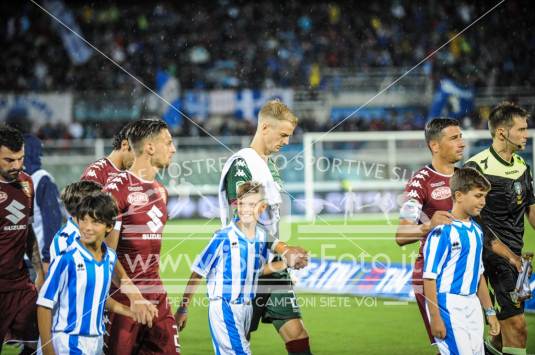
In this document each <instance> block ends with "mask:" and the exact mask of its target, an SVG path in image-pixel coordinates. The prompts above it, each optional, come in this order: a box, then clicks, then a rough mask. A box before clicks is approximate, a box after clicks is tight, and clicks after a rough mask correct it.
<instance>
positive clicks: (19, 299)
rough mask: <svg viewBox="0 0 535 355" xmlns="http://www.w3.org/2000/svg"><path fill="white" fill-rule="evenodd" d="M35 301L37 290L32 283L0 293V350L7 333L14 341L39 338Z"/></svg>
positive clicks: (29, 340) (28, 340)
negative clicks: (25, 286) (20, 288)
mask: <svg viewBox="0 0 535 355" xmlns="http://www.w3.org/2000/svg"><path fill="white" fill-rule="evenodd" d="M36 302H37V290H36V289H35V286H33V285H29V286H28V287H27V288H24V289H22V290H13V291H9V292H2V293H0V352H1V349H2V343H3V342H4V339H5V337H6V335H8V334H9V338H10V340H14V341H24V342H31V341H37V340H38V339H39V331H38V330H37V306H36Z"/></svg>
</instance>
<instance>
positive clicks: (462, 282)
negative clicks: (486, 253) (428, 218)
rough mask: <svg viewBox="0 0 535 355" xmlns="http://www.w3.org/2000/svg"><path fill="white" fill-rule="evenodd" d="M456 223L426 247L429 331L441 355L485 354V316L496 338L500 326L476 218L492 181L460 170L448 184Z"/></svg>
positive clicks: (441, 229)
mask: <svg viewBox="0 0 535 355" xmlns="http://www.w3.org/2000/svg"><path fill="white" fill-rule="evenodd" d="M450 189H451V194H452V198H453V208H452V210H451V213H452V215H453V216H454V217H455V219H454V220H453V221H452V222H451V224H448V225H440V226H437V227H436V228H435V229H433V231H431V233H430V234H429V237H428V239H427V241H426V245H425V248H424V273H423V278H424V295H425V297H426V306H427V312H428V314H429V319H430V322H431V332H432V334H433V336H434V337H435V341H436V344H437V345H438V350H439V351H440V353H441V354H480V355H484V354H485V350H484V346H483V331H484V322H483V312H482V310H481V307H483V309H484V313H485V315H486V317H487V321H488V324H489V326H490V328H489V333H490V334H491V335H497V334H499V332H500V324H499V322H498V320H497V318H496V312H495V310H494V308H492V302H491V299H490V296H489V291H488V289H487V283H486V281H485V278H484V276H483V270H484V269H483V262H482V250H483V232H482V230H481V227H480V226H479V225H478V224H477V223H476V222H475V221H474V219H473V218H474V217H477V216H479V213H480V212H481V210H482V209H483V207H484V206H485V197H486V195H487V193H488V192H489V190H490V183H489V181H488V180H487V179H486V178H485V177H483V175H481V174H480V173H479V172H478V171H477V170H475V169H472V168H462V169H458V170H456V171H455V173H454V174H453V176H452V178H451V180H450Z"/></svg>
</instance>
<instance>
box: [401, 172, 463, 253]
mask: <svg viewBox="0 0 535 355" xmlns="http://www.w3.org/2000/svg"><path fill="white" fill-rule="evenodd" d="M451 176H452V175H444V174H441V173H439V172H437V171H435V170H434V169H433V167H432V166H431V165H427V166H425V167H423V168H422V169H420V170H418V171H417V172H416V174H414V175H413V176H412V177H411V179H410V180H409V182H408V183H407V186H406V187H405V193H404V199H405V202H404V204H403V206H402V207H401V212H400V217H401V218H403V219H407V220H410V221H413V222H417V223H418V224H422V223H427V222H429V221H430V220H431V218H432V217H433V215H434V214H435V212H436V211H450V210H451V209H452V207H453V201H452V199H451V190H450V178H451ZM426 239H427V236H426V237H425V239H423V240H422V241H421V242H420V251H419V253H420V255H423V246H424V244H425V240H426Z"/></svg>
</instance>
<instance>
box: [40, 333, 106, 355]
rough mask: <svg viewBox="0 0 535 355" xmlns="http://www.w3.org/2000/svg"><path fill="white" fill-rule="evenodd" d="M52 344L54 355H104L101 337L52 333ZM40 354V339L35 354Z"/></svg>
mask: <svg viewBox="0 0 535 355" xmlns="http://www.w3.org/2000/svg"><path fill="white" fill-rule="evenodd" d="M52 344H53V346H54V351H55V352H56V354H80V355H82V354H83V355H86V354H87V355H93V354H95V355H96V354H98V355H100V354H103V353H104V352H103V346H104V338H103V337H102V336H95V337H86V336H82V335H70V334H67V333H52ZM42 353H43V351H42V349H41V339H39V344H38V348H37V354H42Z"/></svg>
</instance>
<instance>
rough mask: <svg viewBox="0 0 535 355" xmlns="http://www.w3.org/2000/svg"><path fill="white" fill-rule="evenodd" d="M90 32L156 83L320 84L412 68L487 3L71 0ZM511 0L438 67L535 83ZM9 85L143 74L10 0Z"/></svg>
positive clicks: (435, 67)
mask: <svg viewBox="0 0 535 355" xmlns="http://www.w3.org/2000/svg"><path fill="white" fill-rule="evenodd" d="M65 3H66V4H67V6H68V7H69V8H70V9H71V10H72V11H73V12H74V14H75V17H76V20H77V22H78V24H79V25H80V27H81V30H82V33H83V35H84V36H85V37H86V38H87V39H88V40H89V41H90V42H91V43H92V44H94V45H95V46H96V47H97V48H99V49H100V50H102V51H103V52H104V53H106V54H107V55H109V56H110V57H111V58H113V60H115V61H116V62H118V63H119V64H121V65H123V66H124V67H125V69H127V70H128V71H130V72H131V73H133V74H134V75H136V76H138V77H139V78H141V80H143V81H144V82H145V83H148V84H149V85H150V86H151V87H154V79H155V75H156V71H157V69H158V68H164V69H166V68H170V67H176V68H177V75H178V79H179V81H180V83H181V85H182V87H183V88H186V89H188V88H221V87H227V88H242V87H249V88H262V87H266V86H280V87H306V86H312V87H317V86H319V85H320V84H319V80H321V79H322V77H323V76H322V75H321V74H322V73H323V69H325V68H356V69H358V70H366V69H367V68H370V67H388V66H397V67H412V66H413V65H415V64H416V63H418V62H419V61H420V60H422V59H423V58H424V57H425V56H426V55H428V54H429V53H431V52H432V51H433V50H435V49H437V48H438V47H440V46H441V45H442V44H443V43H445V42H446V41H447V40H448V39H449V38H451V37H452V36H453V35H454V34H455V33H458V32H459V31H461V30H463V29H464V28H465V27H467V26H468V25H470V24H471V23H472V22H473V21H474V20H475V19H476V18H477V17H478V16H480V15H482V14H483V13H485V12H486V11H487V10H488V9H489V8H490V7H491V4H490V3H488V2H486V1H478V2H477V3H476V4H474V3H473V2H468V1H454V2H453V3H452V2H441V1H435V2H432V3H426V2H423V3H422V2H402V1H392V2H384V1H382V2H372V3H370V2H365V3H356V2H347V1H331V2H329V4H327V3H315V2H305V1H302V0H293V1H289V2H275V3H274V2H272V1H259V2H242V1H232V0H219V1H214V2H199V3H193V4H188V5H185V4H183V3H180V2H170V1H159V2H156V3H153V2H136V3H133V4H130V3H127V2H120V1H111V2H90V3H86V2H82V1H69V2H65ZM528 4H529V3H528V2H506V3H504V4H503V5H501V6H499V7H498V8H497V9H496V10H494V11H493V12H492V13H490V14H489V15H488V16H486V17H485V18H484V19H483V20H481V22H479V23H477V24H476V25H475V26H474V27H472V28H470V29H469V30H467V31H466V32H465V33H464V34H463V35H462V36H460V37H458V38H456V39H455V40H454V41H452V42H451V43H450V44H449V45H448V46H447V47H446V48H444V49H443V50H441V51H440V52H438V53H437V54H436V55H434V57H433V58H432V60H431V64H432V74H433V75H435V76H440V77H442V76H444V75H446V76H451V77H452V78H453V79H455V80H456V81H458V82H461V83H465V84H475V85H476V86H494V85H500V86H501V85H518V86H533V85H534V83H535V71H533V70H531V63H533V62H534V60H535V58H534V56H535V32H533V31H531V30H530V26H532V24H533V22H534V21H533V20H534V19H535V12H533V11H531V10H530V8H529V6H528ZM0 8H1V9H2V14H3V16H2V18H3V22H2V25H3V28H4V31H2V35H1V41H2V49H3V50H2V53H1V54H0V56H1V61H2V63H3V66H4V68H5V71H4V73H3V74H2V75H1V76H0V89H1V90H3V91H27V90H33V91H51V90H70V89H75V90H113V91H125V92H131V91H132V90H133V89H135V88H136V87H137V86H138V84H137V83H136V82H135V81H134V80H132V79H131V78H129V77H128V76H127V75H126V74H125V73H124V72H122V71H121V70H119V69H117V68H116V67H115V66H113V65H112V64H111V63H110V62H109V61H108V60H107V59H105V58H104V57H102V56H101V55H99V54H96V55H93V56H92V57H91V59H90V60H89V61H88V62H87V63H86V64H83V65H80V66H74V65H73V64H72V63H71V61H70V60H69V57H68V56H67V54H66V52H65V50H64V48H63V45H62V42H61V40H60V38H59V36H58V35H57V33H56V32H55V31H54V30H53V28H52V26H51V23H52V19H51V18H50V17H48V16H47V15H46V14H45V13H43V12H42V11H41V10H40V9H39V8H37V7H36V6H35V5H33V4H31V3H30V2H11V1H8V2H2V4H1V5H0Z"/></svg>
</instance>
